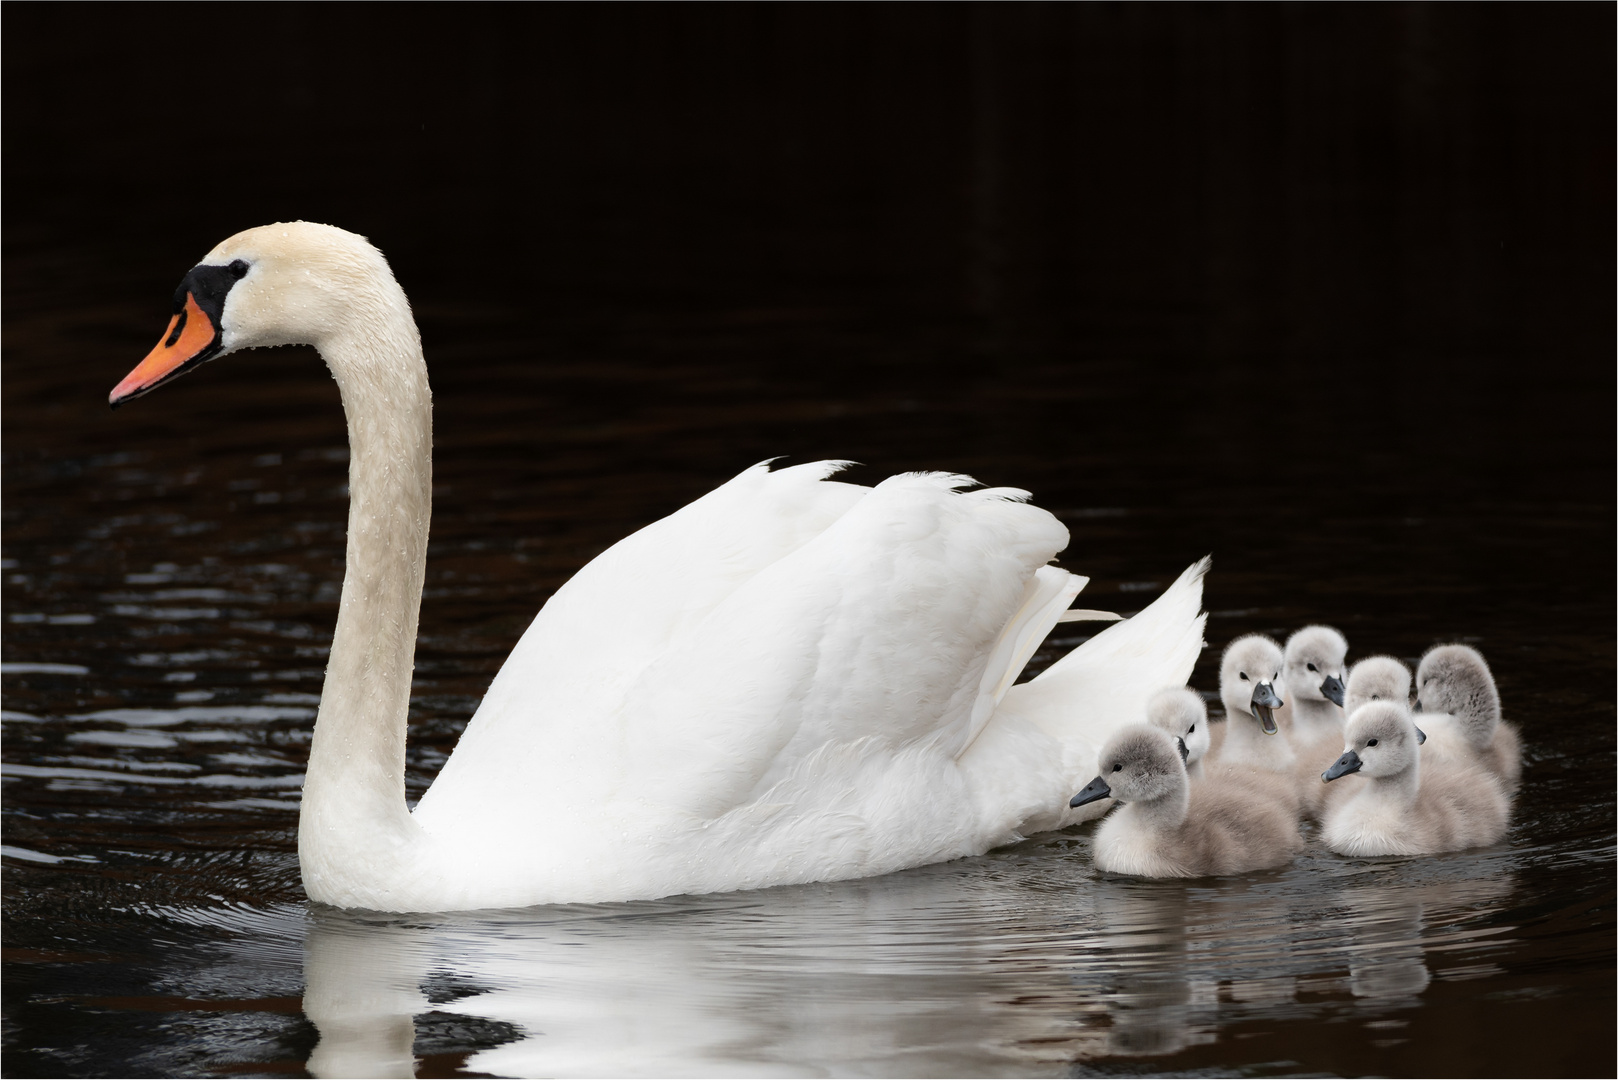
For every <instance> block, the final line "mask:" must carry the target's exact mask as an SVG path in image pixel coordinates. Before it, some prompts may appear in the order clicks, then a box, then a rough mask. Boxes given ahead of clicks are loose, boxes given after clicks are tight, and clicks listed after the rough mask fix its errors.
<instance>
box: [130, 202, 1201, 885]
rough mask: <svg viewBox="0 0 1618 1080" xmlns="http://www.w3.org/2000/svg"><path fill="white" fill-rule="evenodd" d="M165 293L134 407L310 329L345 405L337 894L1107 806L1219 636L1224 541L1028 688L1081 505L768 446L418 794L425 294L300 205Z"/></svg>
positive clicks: (986, 823) (1063, 592)
mask: <svg viewBox="0 0 1618 1080" xmlns="http://www.w3.org/2000/svg"><path fill="white" fill-rule="evenodd" d="M174 312H175V314H174V317H173V319H172V321H171V322H170V324H169V327H168V331H167V332H166V333H165V335H164V337H163V339H162V340H161V341H160V342H159V343H158V345H157V347H156V348H155V349H153V350H152V353H151V355H149V356H148V357H146V359H145V360H143V361H142V362H141V363H140V364H139V366H137V367H136V368H135V370H134V371H132V372H131V373H130V374H129V376H128V377H127V378H125V379H124V381H123V382H121V383H119V384H118V386H117V388H115V389H114V390H113V391H112V394H111V397H110V400H111V402H112V404H113V405H115V406H116V405H119V404H121V403H123V402H125V401H128V400H130V399H132V398H135V397H138V396H139V395H141V394H144V393H146V392H148V391H150V390H152V389H154V388H155V387H157V386H160V385H162V384H163V383H165V382H167V381H168V380H170V379H173V378H175V377H177V376H178V375H180V374H181V373H183V372H185V371H187V370H189V369H191V368H193V367H195V366H197V365H199V364H201V363H203V362H204V361H207V360H210V359H212V358H214V357H216V356H223V355H225V354H226V353H230V352H234V351H236V350H238V349H244V348H252V347H258V346H269V345H282V344H293V343H308V344H311V345H313V346H314V347H315V348H316V349H318V350H319V351H320V354H321V356H322V357H324V358H325V360H326V363H327V365H328V366H329V367H330V369H331V372H332V375H333V377H334V378H335V379H336V380H337V384H338V387H339V389H340V390H341V392H342V400H343V408H344V411H345V413H346V414H347V417H348V436H349V445H350V448H351V456H350V460H349V492H350V500H351V501H350V507H349V518H348V559H347V569H346V572H345V574H344V578H343V591H342V599H341V602H340V605H339V608H338V615H337V629H336V632H335V634H334V636H333V639H332V647H331V657H330V660H329V663H328V667H327V671H326V684H325V689H324V692H323V693H322V695H321V701H320V711H319V715H318V716H317V718H316V720H315V730H314V738H313V742H312V744H311V746H310V752H309V766H308V771H307V774H306V776H305V780H304V787H303V803H302V808H301V811H300V821H299V832H298V853H299V858H300V863H301V867H302V872H303V881H304V887H305V889H306V890H307V892H308V894H309V896H310V897H311V898H312V899H314V900H318V901H323V902H325V903H328V904H334V905H337V906H340V907H355V908H369V909H375V910H385V911H428V910H455V909H465V908H474V907H493V906H517V905H527V904H537V903H559V902H579V901H614V900H630V899H648V898H653V897H658V896H666V895H671V894H675V893H697V892H717V891H723V890H729V889H746V888H759V887H764V886H770V885H781V884H787V883H792V882H807V881H820V880H835V879H841V878H853V877H862V876H867V875H873V874H881V873H887V872H889V871H893V870H899V869H902V868H904V867H909V866H917V865H921V864H923V863H929V862H936V861H941V860H945V859H951V858H956V857H959V856H965V855H974V854H979V853H981V852H983V851H986V850H988V849H989V848H991V847H994V846H995V845H998V844H1004V843H1007V842H1009V841H1012V840H1015V839H1016V838H1018V837H1019V836H1020V835H1026V834H1028V833H1030V832H1033V831H1036V830H1044V829H1052V828H1059V827H1062V826H1064V825H1067V824H1069V823H1071V822H1073V821H1075V820H1079V819H1080V818H1082V817H1083V816H1085V815H1084V814H1082V813H1075V812H1071V811H1070V810H1069V808H1068V806H1067V802H1068V796H1069V795H1070V794H1071V793H1072V791H1073V790H1074V787H1075V784H1076V782H1077V781H1081V780H1082V779H1084V778H1085V777H1087V776H1089V775H1090V774H1091V773H1092V772H1093V770H1094V769H1095V761H1096V757H1095V755H1096V751H1097V749H1098V748H1099V746H1100V744H1101V742H1102V741H1104V740H1105V739H1106V737H1107V735H1108V734H1109V733H1110V732H1111V730H1112V729H1113V728H1114V727H1116V726H1118V725H1120V724H1122V723H1123V722H1124V721H1125V720H1127V719H1128V718H1131V717H1134V716H1138V715H1140V713H1141V712H1142V711H1143V710H1144V708H1145V704H1146V698H1147V696H1148V695H1149V694H1150V693H1151V692H1152V691H1153V690H1155V689H1156V688H1158V687H1161V686H1164V685H1177V684H1183V683H1184V682H1185V680H1186V678H1187V677H1188V676H1189V675H1190V673H1191V668H1192V665H1193V663H1194V662H1195V660H1196V656H1197V653H1198V651H1199V650H1200V649H1201V647H1202V626H1203V619H1204V616H1203V615H1201V614H1199V610H1198V609H1199V607H1200V605H1201V596H1202V576H1203V574H1204V572H1205V571H1206V569H1207V560H1203V561H1202V562H1200V563H1198V564H1196V565H1195V566H1192V567H1191V568H1190V569H1188V570H1187V571H1186V572H1185V573H1184V574H1182V575H1181V576H1180V578H1179V580H1177V581H1176V582H1175V583H1174V584H1173V585H1172V586H1170V587H1169V589H1168V590H1167V591H1166V592H1165V593H1164V594H1163V595H1162V596H1161V597H1159V598H1158V600H1157V601H1156V602H1155V603H1153V604H1152V605H1151V606H1150V607H1148V608H1147V609H1146V610H1144V611H1142V612H1141V613H1140V614H1139V615H1137V616H1136V617H1135V618H1133V619H1130V620H1128V621H1126V622H1121V623H1117V624H1116V625H1114V626H1111V627H1109V628H1107V629H1106V630H1105V631H1103V632H1101V633H1099V634H1097V635H1096V636H1095V637H1093V638H1092V639H1090V641H1088V642H1086V643H1085V644H1084V645H1083V646H1082V647H1080V648H1078V649H1076V650H1074V651H1073V652H1071V653H1069V654H1068V655H1067V656H1065V657H1063V658H1062V659H1061V660H1059V661H1057V662H1056V663H1055V664H1053V665H1052V666H1051V667H1050V668H1049V669H1048V670H1046V671H1045V672H1043V673H1042V674H1041V676H1040V677H1039V678H1038V679H1035V680H1032V681H1030V682H1028V683H1025V684H1022V685H1018V686H1014V685H1012V684H1013V682H1014V680H1015V679H1016V677H1017V675H1018V673H1019V672H1020V671H1021V670H1022V668H1023V665H1024V664H1026V663H1027V661H1028V659H1029V657H1030V656H1031V655H1032V654H1033V652H1034V650H1035V648H1037V647H1038V645H1039V643H1040V642H1041V641H1042V640H1043V639H1044V637H1045V635H1046V634H1047V633H1048V632H1049V631H1050V629H1051V628H1052V627H1053V626H1054V625H1055V624H1056V622H1057V621H1058V620H1059V619H1060V618H1061V617H1062V614H1063V612H1064V611H1065V609H1066V608H1067V607H1068V604H1069V603H1070V601H1071V600H1072V599H1073V597H1074V596H1075V595H1076V594H1077V593H1078V591H1079V590H1080V589H1081V588H1082V587H1083V586H1084V584H1085V581H1086V579H1084V578H1081V577H1076V576H1074V575H1072V574H1069V573H1067V572H1066V571H1063V570H1059V569H1057V568H1055V567H1053V566H1048V565H1046V564H1047V563H1049V562H1050V560H1051V559H1052V558H1053V557H1054V556H1055V555H1056V553H1057V552H1059V551H1060V550H1062V548H1063V547H1064V546H1065V545H1066V543H1067V530H1066V529H1064V528H1063V527H1062V525H1061V523H1060V522H1058V521H1057V520H1056V518H1054V517H1052V516H1051V515H1050V514H1048V513H1046V512H1045V511H1043V510H1039V509H1037V508H1035V507H1032V506H1028V505H1026V504H1024V503H1023V502H1022V501H1021V500H1022V499H1023V498H1024V497H1025V494H1024V493H1023V492H1019V491H1010V490H1006V489H990V490H979V491H964V490H962V489H963V488H966V487H967V486H969V485H970V484H971V481H969V480H967V479H966V478H965V477H960V476H950V475H941V474H912V475H904V476H895V477H892V478H890V479H888V480H886V481H884V482H883V483H881V484H878V485H877V486H875V487H873V488H866V487H858V486H855V485H852V484H845V483H837V482H833V481H830V480H828V479H827V477H829V476H830V475H831V474H833V473H835V472H837V471H838V469H839V468H841V467H842V465H841V463H838V462H817V463H814V464H808V465H799V466H795V467H793V468H785V469H779V470H776V471H773V472H772V471H770V470H768V469H767V468H766V467H765V466H762V465H760V466H755V467H753V468H751V469H748V470H746V471H745V472H743V473H742V474H741V475H739V476H737V477H736V478H735V479H734V480H731V481H730V482H729V483H726V484H724V485H722V486H721V487H719V488H717V489H716V490H714V491H712V492H710V493H708V494H707V495H705V496H703V497H702V498H700V499H698V500H697V501H696V502H694V503H692V504H690V505H689V506H686V507H685V508H683V509H681V510H680V511H678V512H676V513H674V514H672V515H670V516H669V517H667V518H664V519H663V520H662V521H659V522H656V523H654V524H652V525H650V526H648V527H646V528H644V529H642V530H640V531H639V532H637V533H635V534H634V535H632V536H630V537H628V538H627V539H625V540H623V541H620V542H619V543H618V544H616V545H614V546H613V547H612V548H610V549H609V550H607V551H606V552H604V553H603V554H602V555H600V556H599V557H598V558H596V559H595V560H594V561H593V562H591V563H590V564H589V565H587V566H586V567H584V568H583V569H582V570H580V571H579V572H578V574H577V575H575V576H574V577H573V579H572V580H571V581H569V582H568V583H567V584H565V585H564V586H562V588H560V589H558V590H557V592H556V593H555V595H553V596H552V597H551V598H550V600H548V601H547V602H546V604H545V606H544V607H543V608H542V609H541V610H540V613H539V615H538V616H537V617H536V618H535V619H534V622H533V624H532V625H531V626H529V628H528V631H527V633H525V634H524V635H523V637H522V640H521V641H519V642H518V643H517V647H516V648H515V649H514V650H513V651H512V654H511V656H510V658H509V659H508V660H507V661H506V663H505V665H504V666H503V667H502V668H501V670H500V673H499V674H498V675H496V676H495V679H494V682H493V684H492V685H491V686H490V687H489V691H488V694H487V696H485V698H484V699H483V703H482V704H481V705H480V706H479V707H478V710H477V712H476V714H475V715H474V716H473V717H472V719H471V721H470V722H469V723H468V724H467V727H466V730H465V732H464V733H463V734H462V736H461V739H460V743H459V745H458V746H456V748H455V752H454V754H453V755H452V756H451V757H450V759H449V761H448V762H447V763H446V764H445V766H444V768H443V771H442V772H441V773H440V774H439V776H438V778H437V779H436V781H435V782H434V783H433V785H432V787H431V789H430V790H428V792H427V793H426V795H425V796H424V797H423V798H422V799H421V802H420V804H419V805H418V806H417V807H416V808H415V810H414V811H411V810H410V809H408V808H407V806H406V804H405V796H404V746H405V735H406V727H407V716H406V710H407V706H408V704H409V697H410V678H411V669H412V663H413V657H414V653H415V642H416V621H417V616H418V613H419V609H420V603H421V587H422V578H423V572H424V567H425V562H426V551H427V525H428V518H429V515H430V512H431V491H432V484H431V474H432V449H431V446H432V402H431V392H430V391H429V389H428V386H427V368H426V365H425V363H424V361H423V359H422V352H421V340H420V337H419V335H418V334H417V331H416V325H415V322H414V320H413V319H412V318H411V314H410V305H409V303H408V302H407V301H406V300H405V295H404V292H403V291H402V290H401V289H400V288H399V285H398V283H397V282H396V281H395V280H394V277H393V274H392V272H391V271H390V270H389V268H388V264H387V262H386V260H384V259H383V257H382V254H381V252H379V251H377V250H376V248H374V247H372V246H371V245H370V244H369V243H368V242H367V241H366V240H365V239H364V238H362V237H359V236H355V235H353V234H352V233H347V232H344V231H342V230H340V229H336V228H332V227H331V226H327V225H316V224H311V223H307V222H293V223H287V224H279V225H268V226H264V227H262V228H258V229H250V230H248V231H246V232H243V233H239V234H237V235H236V236H233V237H231V238H230V239H229V240H226V241H225V242H224V243H222V244H220V245H219V246H218V247H216V248H215V249H214V250H213V251H211V252H209V253H208V255H207V257H206V258H204V259H203V261H202V263H201V264H199V265H198V266H197V267H196V268H194V269H193V270H191V271H190V273H188V274H187V275H186V276H185V279H184V280H183V281H182V282H181V284H180V288H179V290H178V291H177V292H176V293H175V306H174Z"/></svg>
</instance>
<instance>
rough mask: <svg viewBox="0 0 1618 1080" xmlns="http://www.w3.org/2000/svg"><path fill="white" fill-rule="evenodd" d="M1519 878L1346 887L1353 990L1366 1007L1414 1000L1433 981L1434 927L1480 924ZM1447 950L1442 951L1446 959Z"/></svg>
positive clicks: (1448, 928)
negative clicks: (1430, 956)
mask: <svg viewBox="0 0 1618 1080" xmlns="http://www.w3.org/2000/svg"><path fill="white" fill-rule="evenodd" d="M1514 887H1515V880H1514V876H1513V875H1511V874H1509V873H1508V874H1501V875H1499V876H1485V877H1482V878H1474V879H1465V880H1458V881H1436V882H1427V883H1424V884H1420V885H1414V886H1405V887H1379V886H1371V885H1360V886H1356V887H1353V888H1349V889H1344V890H1343V893H1342V901H1341V902H1342V907H1343V909H1344V910H1346V911H1348V912H1349V913H1350V914H1349V915H1348V916H1347V919H1346V922H1347V924H1348V927H1349V930H1350V933H1351V937H1352V940H1351V943H1350V944H1349V945H1348V949H1347V951H1348V958H1349V965H1348V968H1349V991H1350V992H1351V993H1352V994H1353V995H1354V997H1355V998H1357V999H1358V1000H1359V1001H1360V1003H1361V1004H1362V1005H1366V1006H1389V1005H1392V1006H1400V1005H1407V1004H1410V1003H1411V1002H1412V1001H1413V999H1415V998H1417V997H1419V996H1421V994H1423V993H1424V992H1425V991H1426V990H1427V987H1428V986H1429V985H1430V984H1431V983H1432V980H1433V971H1432V968H1431V967H1430V966H1429V960H1428V956H1427V949H1428V943H1429V941H1430V940H1431V939H1432V937H1433V936H1434V931H1435V930H1438V931H1443V932H1444V933H1445V934H1449V933H1452V932H1454V930H1455V928H1456V927H1455V925H1454V924H1458V923H1462V922H1473V923H1475V922H1477V921H1479V920H1480V919H1481V918H1482V917H1483V916H1485V915H1486V914H1488V912H1489V909H1490V908H1491V907H1497V906H1498V905H1500V904H1501V903H1503V902H1504V901H1505V900H1506V898H1507V897H1509V896H1510V894H1511V891H1512V889H1513V888H1514ZM1446 955H1447V953H1439V954H1438V957H1439V958H1440V959H1442V958H1443V957H1444V956H1446Z"/></svg>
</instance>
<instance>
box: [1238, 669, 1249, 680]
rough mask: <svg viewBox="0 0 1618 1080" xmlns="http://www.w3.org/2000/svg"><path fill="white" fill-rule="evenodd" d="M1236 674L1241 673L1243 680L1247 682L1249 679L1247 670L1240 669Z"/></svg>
mask: <svg viewBox="0 0 1618 1080" xmlns="http://www.w3.org/2000/svg"><path fill="white" fill-rule="evenodd" d="M1236 674H1238V675H1240V676H1241V677H1242V682H1247V681H1248V680H1247V672H1245V671H1238V672H1237V673H1236Z"/></svg>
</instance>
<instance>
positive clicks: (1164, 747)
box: [1072, 724, 1303, 877]
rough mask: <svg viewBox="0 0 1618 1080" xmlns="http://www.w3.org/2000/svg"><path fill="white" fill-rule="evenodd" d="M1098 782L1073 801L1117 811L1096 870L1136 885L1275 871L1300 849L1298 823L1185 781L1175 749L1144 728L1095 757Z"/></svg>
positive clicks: (1247, 793) (1247, 799)
mask: <svg viewBox="0 0 1618 1080" xmlns="http://www.w3.org/2000/svg"><path fill="white" fill-rule="evenodd" d="M1100 765H1101V775H1100V776H1097V777H1096V778H1095V779H1094V780H1092V781H1090V783H1089V785H1088V786H1087V787H1085V789H1084V790H1083V791H1081V792H1079V793H1078V794H1077V795H1075V796H1073V803H1072V804H1073V805H1074V806H1082V805H1084V804H1085V803H1087V802H1091V801H1094V800H1096V799H1103V798H1106V797H1108V796H1111V797H1112V798H1114V799H1115V800H1117V801H1118V802H1120V803H1122V804H1123V805H1122V806H1120V807H1119V808H1118V809H1117V810H1114V811H1113V812H1112V813H1111V814H1110V815H1109V816H1108V817H1107V819H1106V820H1105V821H1103V822H1102V823H1101V826H1100V828H1098V829H1097V830H1096V840H1095V860H1096V865H1097V866H1098V867H1100V868H1101V869H1103V870H1106V871H1108V872H1109V873H1114V874H1137V875H1140V876H1142V877H1206V876H1209V875H1213V874H1240V873H1244V872H1246V871H1248V870H1260V869H1263V868H1265V867H1269V866H1279V865H1281V864H1283V863H1285V862H1287V861H1289V860H1290V859H1291V858H1292V856H1293V855H1295V854H1296V853H1297V852H1298V850H1299V849H1300V848H1301V847H1302V846H1303V843H1302V840H1301V838H1300V837H1299V836H1298V823H1297V820H1296V818H1295V817H1294V816H1293V815H1292V814H1291V813H1289V812H1287V811H1286V810H1285V809H1284V808H1282V807H1280V806H1277V805H1276V804H1275V803H1274V802H1273V801H1271V800H1269V799H1266V798H1265V797H1264V796H1263V795H1262V794H1260V793H1259V792H1258V791H1256V790H1254V789H1252V788H1249V787H1245V786H1242V785H1239V784H1222V783H1219V782H1217V781H1213V780H1205V781H1203V782H1202V783H1199V784H1197V785H1195V786H1193V785H1192V784H1191V781H1190V779H1189V778H1188V777H1187V776H1186V774H1185V763H1184V762H1183V761H1182V760H1181V756H1180V747H1179V745H1178V743H1177V741H1176V740H1175V739H1174V738H1172V737H1170V736H1169V735H1168V734H1167V733H1165V732H1163V731H1160V730H1159V729H1157V728H1155V727H1150V726H1148V725H1146V724H1135V725H1131V726H1129V727H1126V728H1122V729H1120V730H1119V731H1118V733H1117V734H1116V735H1114V736H1113V737H1112V738H1111V739H1110V740H1109V741H1108V742H1107V744H1106V746H1104V747H1103V748H1102V750H1101V759H1100Z"/></svg>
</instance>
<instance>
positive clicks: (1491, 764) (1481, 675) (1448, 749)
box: [1416, 645, 1522, 792]
mask: <svg viewBox="0 0 1618 1080" xmlns="http://www.w3.org/2000/svg"><path fill="white" fill-rule="evenodd" d="M1416 711H1417V712H1419V713H1420V714H1421V720H1420V723H1421V727H1422V730H1424V731H1425V732H1427V735H1428V739H1429V741H1428V744H1427V749H1425V750H1424V751H1423V753H1424V754H1426V755H1427V756H1428V757H1432V758H1435V759H1437V758H1443V759H1446V760H1447V759H1451V758H1455V759H1459V760H1463V761H1472V762H1475V763H1476V764H1478V765H1480V766H1482V767H1483V768H1484V769H1487V770H1488V771H1489V772H1491V773H1493V774H1494V775H1495V776H1497V777H1499V779H1500V782H1501V783H1502V784H1503V785H1505V788H1506V791H1507V792H1515V791H1516V790H1517V786H1518V784H1519V783H1520V782H1521V780H1522V740H1521V739H1520V738H1519V737H1518V735H1517V727H1516V725H1515V724H1511V723H1508V722H1506V721H1505V720H1502V719H1500V691H1499V690H1497V689H1495V685H1494V676H1493V675H1492V674H1490V672H1489V665H1488V664H1487V663H1485V662H1484V660H1483V654H1482V653H1480V652H1478V651H1477V650H1476V649H1474V648H1472V647H1471V646H1470V645H1437V646H1434V647H1433V648H1431V649H1428V650H1427V654H1426V655H1425V656H1423V657H1422V658H1421V666H1420V667H1418V668H1417V669H1416Z"/></svg>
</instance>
